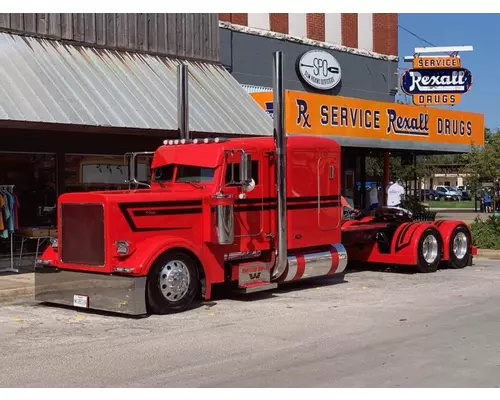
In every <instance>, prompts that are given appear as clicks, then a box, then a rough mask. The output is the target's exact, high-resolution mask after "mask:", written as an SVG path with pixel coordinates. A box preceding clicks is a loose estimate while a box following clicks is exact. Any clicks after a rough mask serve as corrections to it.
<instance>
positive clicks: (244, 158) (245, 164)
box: [240, 153, 252, 185]
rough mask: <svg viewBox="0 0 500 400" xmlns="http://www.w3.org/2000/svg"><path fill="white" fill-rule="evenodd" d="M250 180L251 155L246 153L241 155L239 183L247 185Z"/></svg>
mask: <svg viewBox="0 0 500 400" xmlns="http://www.w3.org/2000/svg"><path fill="white" fill-rule="evenodd" d="M251 182H252V157H251V156H250V154H248V153H244V154H242V155H241V163H240V183H241V184H242V185H248V184H249V183H251Z"/></svg>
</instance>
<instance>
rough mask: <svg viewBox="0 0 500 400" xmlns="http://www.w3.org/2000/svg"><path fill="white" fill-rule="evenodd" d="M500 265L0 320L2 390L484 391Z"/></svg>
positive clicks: (18, 314) (498, 319)
mask: <svg viewBox="0 0 500 400" xmlns="http://www.w3.org/2000/svg"><path fill="white" fill-rule="evenodd" d="M499 289H500V265H498V261H492V260H476V265H474V266H472V267H468V268H466V269H464V270H458V271H453V270H440V271H439V272H437V273H435V274H427V275H422V274H413V273H410V271H399V272H394V271H392V272H384V271H355V272H351V273H349V274H347V275H346V276H345V279H344V281H343V282H342V281H338V280H316V281H313V282H302V283H299V284H294V285H293V286H291V287H288V288H284V289H281V290H279V291H276V292H273V293H271V294H266V295H254V296H252V297H235V296H232V297H231V298H225V297H223V296H222V295H220V296H219V297H218V298H216V299H215V300H214V301H212V302H208V303H205V304H203V305H201V306H200V307H198V308H196V309H193V310H190V311H188V312H185V313H182V314H176V315H170V316H149V317H146V318H124V317H120V316H115V315H109V314H105V313H92V312H84V311H82V310H74V309H70V308H59V307H54V306H46V305H39V304H37V303H35V302H32V301H29V302H27V303H22V304H10V305H5V306H3V307H0V372H1V373H0V387H495V386H497V385H500V380H499V378H498V377H499V376H500V334H499V332H500V290H499Z"/></svg>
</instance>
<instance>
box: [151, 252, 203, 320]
mask: <svg viewBox="0 0 500 400" xmlns="http://www.w3.org/2000/svg"><path fill="white" fill-rule="evenodd" d="M199 289H200V277H199V272H198V268H197V265H196V262H195V260H193V259H192V258H191V257H190V256H189V255H187V254H186V253H184V252H182V251H171V252H167V253H165V254H163V255H162V256H161V257H159V258H158V259H157V260H156V261H155V262H154V264H153V265H152V266H151V269H150V270H149V274H148V282H147V288H146V293H147V303H148V306H149V311H150V312H152V313H154V314H171V313H176V312H181V311H185V310H186V309H188V308H189V306H190V305H191V303H192V302H193V300H194V298H195V297H196V295H197V294H198V292H199Z"/></svg>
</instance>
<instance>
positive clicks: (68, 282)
mask: <svg viewBox="0 0 500 400" xmlns="http://www.w3.org/2000/svg"><path fill="white" fill-rule="evenodd" d="M75 295H79V296H88V307H87V308H89V309H92V310H102V311H110V312H115V313H120V314H130V315H142V314H146V313H147V309H146V277H145V276H141V277H128V276H120V275H106V274H97V273H88V272H77V271H68V270H62V269H57V268H52V267H46V266H42V265H37V266H36V268H35V300H37V301H42V302H47V303H54V304H62V305H67V306H75V303H74V296H75Z"/></svg>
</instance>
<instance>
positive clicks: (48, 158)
mask: <svg viewBox="0 0 500 400" xmlns="http://www.w3.org/2000/svg"><path fill="white" fill-rule="evenodd" d="M56 175H57V174H56V155H55V154H30V153H0V185H14V191H15V193H16V196H17V197H18V199H19V205H20V207H19V215H18V220H19V226H45V225H51V224H53V223H54V222H55V221H54V216H55V215H54V214H55V206H56V203H57V186H56Z"/></svg>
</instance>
